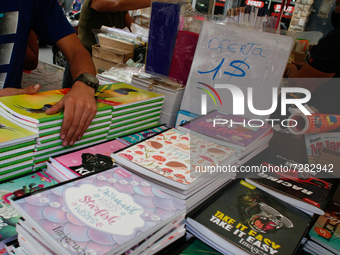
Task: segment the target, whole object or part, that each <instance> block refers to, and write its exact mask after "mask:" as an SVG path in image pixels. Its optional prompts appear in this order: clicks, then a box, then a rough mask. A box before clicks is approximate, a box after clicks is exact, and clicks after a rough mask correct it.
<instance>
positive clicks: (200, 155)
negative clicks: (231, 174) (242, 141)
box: [111, 129, 237, 190]
mask: <svg viewBox="0 0 340 255" xmlns="http://www.w3.org/2000/svg"><path fill="white" fill-rule="evenodd" d="M111 157H112V158H113V159H114V160H115V161H116V162H117V163H118V164H122V165H124V166H127V167H129V168H130V169H131V170H133V171H137V172H138V173H139V174H142V175H144V176H147V177H148V178H152V179H153V180H156V181H157V182H161V183H165V184H167V185H168V186H172V187H173V188H176V189H179V190H189V189H191V188H193V187H194V186H195V187H196V186H197V185H198V184H199V183H201V182H202V181H205V180H204V179H205V178H203V177H202V176H204V175H210V176H211V173H209V172H208V173H207V172H205V171H200V170H198V169H203V168H204V166H210V165H214V166H215V165H220V166H227V165H229V164H231V165H232V164H234V163H236V161H237V158H236V157H235V156H234V150H232V149H229V148H227V147H223V146H220V145H217V144H215V143H213V142H209V141H207V140H205V139H202V138H199V137H195V136H191V135H190V134H188V133H184V132H181V131H179V130H176V129H170V130H167V131H165V132H163V133H160V134H158V135H156V136H153V137H151V138H149V139H147V140H145V141H142V142H140V143H137V144H134V145H132V146H129V147H127V148H125V149H123V150H120V151H118V152H116V153H113V154H112V155H111ZM199 177H202V178H199ZM163 185H164V184H163Z"/></svg>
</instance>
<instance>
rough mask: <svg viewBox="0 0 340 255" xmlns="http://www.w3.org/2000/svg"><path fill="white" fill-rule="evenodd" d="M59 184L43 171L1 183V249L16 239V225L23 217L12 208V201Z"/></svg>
mask: <svg viewBox="0 0 340 255" xmlns="http://www.w3.org/2000/svg"><path fill="white" fill-rule="evenodd" d="M57 183H58V182H57V180H55V179H54V178H53V177H51V176H50V175H47V174H46V173H45V172H43V171H37V172H35V173H29V174H26V175H23V176H20V177H18V178H15V179H13V178H12V179H9V180H7V181H5V182H0V200H1V205H2V206H1V208H0V222H1V228H0V247H3V245H4V243H5V242H7V241H9V240H13V239H15V238H16V236H17V232H16V230H15V225H16V223H17V222H18V220H19V218H20V217H21V215H20V214H19V213H18V212H17V210H15V209H14V208H13V207H12V206H11V201H10V199H11V198H13V197H15V196H16V197H20V196H23V195H24V194H27V193H31V192H33V191H37V190H41V189H42V188H45V187H50V186H53V185H55V184H57Z"/></svg>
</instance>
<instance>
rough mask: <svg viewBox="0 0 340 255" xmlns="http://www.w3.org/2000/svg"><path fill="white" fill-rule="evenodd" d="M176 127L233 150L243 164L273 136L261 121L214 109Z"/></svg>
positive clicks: (267, 126)
mask: <svg viewBox="0 0 340 255" xmlns="http://www.w3.org/2000/svg"><path fill="white" fill-rule="evenodd" d="M178 129H179V130H182V131H184V132H189V133H190V134H193V135H196V136H199V137H202V138H204V139H206V140H208V141H212V142H215V143H217V144H220V145H222V146H226V147H228V148H232V149H234V150H235V151H236V155H237V156H239V157H240V159H239V161H238V163H237V165H242V164H244V163H245V162H247V161H248V160H250V159H251V158H253V157H254V156H256V155H257V154H259V153H260V152H261V151H263V150H264V149H266V148H267V147H268V145H269V140H270V139H271V137H272V136H273V131H272V129H271V126H270V125H269V124H265V123H264V122H263V121H261V120H259V121H258V122H255V121H251V120H250V119H247V118H244V117H242V116H236V115H233V114H229V113H224V112H221V111H216V110H214V111H211V112H209V113H208V114H207V115H204V116H200V117H197V118H195V119H193V120H191V121H189V122H187V123H185V124H184V125H183V126H179V127H178Z"/></svg>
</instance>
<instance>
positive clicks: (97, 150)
mask: <svg viewBox="0 0 340 255" xmlns="http://www.w3.org/2000/svg"><path fill="white" fill-rule="evenodd" d="M125 147H126V145H125V144H123V143H122V142H120V141H118V140H113V141H105V142H102V143H100V144H96V145H93V146H89V147H86V148H83V149H79V150H76V151H73V152H68V153H65V154H62V155H58V156H55V157H50V158H49V162H47V163H46V164H47V170H46V172H47V173H49V174H50V175H52V176H54V177H55V178H56V179H57V180H59V181H67V180H70V179H74V178H77V177H80V176H83V175H86V174H89V173H94V172H100V171H104V170H107V169H111V168H112V167H113V166H114V161H113V160H112V158H111V153H113V152H115V151H118V150H120V149H122V148H125Z"/></svg>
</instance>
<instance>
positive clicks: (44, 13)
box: [0, 0, 75, 89]
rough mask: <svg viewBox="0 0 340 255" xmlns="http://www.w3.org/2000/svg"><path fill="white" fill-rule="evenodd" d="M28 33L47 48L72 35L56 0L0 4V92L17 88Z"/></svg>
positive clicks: (20, 76) (19, 82) (15, 1)
mask: <svg viewBox="0 0 340 255" xmlns="http://www.w3.org/2000/svg"><path fill="white" fill-rule="evenodd" d="M31 30H33V31H34V32H35V33H36V35H37V36H38V37H39V38H41V39H42V40H44V41H46V42H47V43H48V44H54V43H55V42H56V41H58V40H59V39H61V38H63V37H65V36H67V35H69V34H72V33H74V32H75V31H74V29H73V28H72V26H71V25H70V23H69V22H68V21H67V19H66V18H65V16H64V14H63V11H62V9H61V7H60V5H59V4H58V2H57V0H8V1H1V4H0V89H2V88H6V87H14V88H20V86H21V78H22V72H23V68H24V61H25V55H26V48H27V40H28V36H29V34H30V31H31Z"/></svg>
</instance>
